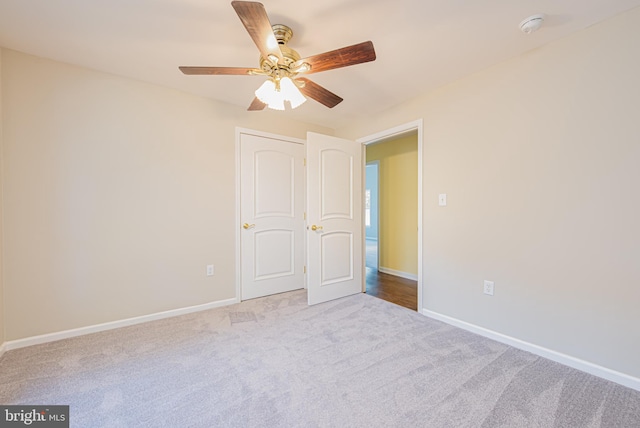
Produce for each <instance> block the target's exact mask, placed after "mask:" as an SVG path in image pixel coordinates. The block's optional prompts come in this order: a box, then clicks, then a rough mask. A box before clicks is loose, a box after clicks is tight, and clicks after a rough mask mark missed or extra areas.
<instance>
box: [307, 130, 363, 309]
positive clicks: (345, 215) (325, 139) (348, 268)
mask: <svg viewBox="0 0 640 428" xmlns="http://www.w3.org/2000/svg"><path fill="white" fill-rule="evenodd" d="M361 193H362V145H361V144H360V143H356V142H354V141H349V140H343V139H340V138H335V137H329V136H326V135H321V134H316V133H312V132H309V133H307V205H308V209H307V211H308V220H307V248H308V250H307V255H308V270H307V271H308V278H307V288H308V290H307V291H308V298H309V304H310V305H314V304H316V303H322V302H326V301H328V300H333V299H337V298H340V297H344V296H348V295H351V294H356V293H360V292H362V291H363V282H362V278H363V264H362V257H363V255H362V253H363V251H362V241H363V239H362V195H361Z"/></svg>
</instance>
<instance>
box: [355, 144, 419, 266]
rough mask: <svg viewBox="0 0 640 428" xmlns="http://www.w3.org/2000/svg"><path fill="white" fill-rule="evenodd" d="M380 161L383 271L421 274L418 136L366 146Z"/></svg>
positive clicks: (370, 158) (372, 158)
mask: <svg viewBox="0 0 640 428" xmlns="http://www.w3.org/2000/svg"><path fill="white" fill-rule="evenodd" d="M376 160H377V161H379V162H380V171H379V174H380V230H379V236H380V250H379V251H380V254H379V257H380V261H379V266H380V268H387V269H392V270H395V271H400V272H404V273H409V274H412V275H417V274H418V136H417V134H415V133H414V134H410V135H407V136H402V137H399V138H397V139H394V140H391V141H386V142H384V143H379V144H373V145H368V146H367V162H372V161H376Z"/></svg>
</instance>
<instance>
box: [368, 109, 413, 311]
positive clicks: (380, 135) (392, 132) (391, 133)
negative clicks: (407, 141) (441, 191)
mask: <svg viewBox="0 0 640 428" xmlns="http://www.w3.org/2000/svg"><path fill="white" fill-rule="evenodd" d="M422 126H423V124H422V119H418V120H414V121H413V122H409V123H405V124H403V125H398V126H395V127H393V128H390V129H385V130H384V131H380V132H376V133H375V134H371V135H368V136H366V137H362V138H358V139H357V140H356V141H357V142H359V143H362V144H364V145H365V146H366V145H369V144H373V143H378V142H380V141H382V140H387V139H390V138H394V137H399V136H401V135H403V134H406V133H408V132H412V131H418V313H419V314H421V313H422V309H423V308H424V305H423V303H422V295H423V292H422V291H423V290H422V288H423V283H422V239H423V238H422V146H423V141H422V136H423V130H422ZM366 162H367V160H366V159H363V163H364V164H365V165H366ZM363 185H364V184H363ZM362 194H363V198H364V190H363V192H362ZM362 205H363V206H364V200H363V201H362ZM363 228H364V221H363ZM364 232H365V231H363V234H364ZM378 244H379V241H378ZM378 248H379V247H378Z"/></svg>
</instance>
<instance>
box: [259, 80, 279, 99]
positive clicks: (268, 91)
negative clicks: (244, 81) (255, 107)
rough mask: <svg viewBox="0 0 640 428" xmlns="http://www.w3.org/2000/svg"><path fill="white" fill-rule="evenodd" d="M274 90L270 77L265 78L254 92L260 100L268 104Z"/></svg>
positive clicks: (274, 85) (273, 83)
mask: <svg viewBox="0 0 640 428" xmlns="http://www.w3.org/2000/svg"><path fill="white" fill-rule="evenodd" d="M274 92H276V84H275V82H274V81H273V80H272V79H267V80H265V81H264V83H263V84H262V85H260V87H259V88H258V89H256V92H255V94H256V97H258V99H259V100H260V101H262V102H263V103H265V104H269V101H271V99H272V97H273V93H274Z"/></svg>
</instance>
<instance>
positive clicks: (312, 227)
mask: <svg viewBox="0 0 640 428" xmlns="http://www.w3.org/2000/svg"><path fill="white" fill-rule="evenodd" d="M311 230H322V226H316V225H315V224H314V225H313V226H311Z"/></svg>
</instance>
